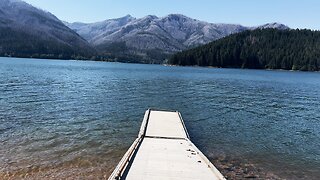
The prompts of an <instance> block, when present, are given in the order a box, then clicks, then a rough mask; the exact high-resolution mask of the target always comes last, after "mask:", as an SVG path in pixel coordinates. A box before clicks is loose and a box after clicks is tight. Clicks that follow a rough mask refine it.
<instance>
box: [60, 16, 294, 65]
mask: <svg viewBox="0 0 320 180" xmlns="http://www.w3.org/2000/svg"><path fill="white" fill-rule="evenodd" d="M65 24H66V25H67V26H68V27H69V28H70V29H73V30H74V31H76V32H77V33H78V34H79V35H80V36H82V37H83V38H85V39H86V40H87V41H88V42H89V43H90V44H91V45H92V46H94V47H95V48H97V50H98V51H99V52H100V53H101V54H112V52H111V51H112V50H114V49H115V48H114V46H115V45H119V44H121V47H122V48H121V49H120V50H119V52H113V53H115V54H117V53H118V55H119V56H136V55H138V56H139V55H140V58H142V59H148V58H150V56H154V55H152V53H153V52H155V51H158V52H159V53H160V54H161V55H160V56H159V58H158V59H157V57H151V59H152V58H156V60H155V61H156V62H157V63H161V62H162V61H163V60H164V59H166V58H168V57H169V56H170V55H171V54H172V53H175V52H179V51H182V50H186V49H189V48H193V47H196V46H199V45H203V44H206V43H209V42H212V41H214V40H217V39H220V38H223V37H225V36H228V35H230V34H234V33H239V32H242V31H245V30H253V29H256V28H282V29H289V27H287V26H285V25H283V24H279V23H268V24H264V25H261V26H257V27H246V26H242V25H239V24H224V23H208V22H205V21H201V20H197V19H193V18H190V17H187V16H185V15H182V14H169V15H167V16H164V17H157V16H155V15H147V16H145V17H142V18H135V17H132V16H131V15H126V16H124V17H121V18H116V19H109V20H104V21H100V22H96V23H80V22H76V23H65ZM150 52H152V53H151V54H150Z"/></svg>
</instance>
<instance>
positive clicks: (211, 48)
mask: <svg viewBox="0 0 320 180" xmlns="http://www.w3.org/2000/svg"><path fill="white" fill-rule="evenodd" d="M169 64H173V65H190V66H191V65H192V66H193V65H197V66H213V67H232V68H254V69H286V70H302V71H319V70H320V31H311V30H290V29H270V28H268V29H261V28H258V29H256V30H253V31H245V32H241V33H238V34H233V35H230V36H227V37H225V38H222V39H220V40H217V41H214V42H211V43H209V44H206V45H204V46H200V47H197V48H194V49H190V50H186V51H183V52H179V53H177V54H175V55H173V56H172V58H171V59H170V60H169Z"/></svg>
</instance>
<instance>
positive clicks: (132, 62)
mask: <svg viewBox="0 0 320 180" xmlns="http://www.w3.org/2000/svg"><path fill="white" fill-rule="evenodd" d="M0 58H16V59H34V60H58V61H91V62H109V63H128V64H151V63H142V62H138V61H134V60H133V61H115V60H94V59H59V58H52V59H51V58H46V59H43V58H36V57H12V56H0ZM153 65H162V66H169V67H170V66H172V67H195V68H212V69H246V70H265V71H284V72H320V71H307V70H306V71H302V70H287V69H270V68H264V69H253V68H235V67H215V66H198V65H192V66H191V65H190V66H182V65H174V64H166V63H164V64H153Z"/></svg>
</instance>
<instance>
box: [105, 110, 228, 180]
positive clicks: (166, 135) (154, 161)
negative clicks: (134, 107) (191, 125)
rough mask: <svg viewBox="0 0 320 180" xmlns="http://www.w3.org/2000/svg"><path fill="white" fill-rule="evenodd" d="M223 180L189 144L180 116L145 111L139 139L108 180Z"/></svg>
mask: <svg viewBox="0 0 320 180" xmlns="http://www.w3.org/2000/svg"><path fill="white" fill-rule="evenodd" d="M119 179H127V180H143V179H148V180H151V179H174V180H187V179H190V180H191V179H192V180H194V179H201V180H204V179H210V180H215V179H225V178H224V177H223V175H222V174H221V173H220V172H219V171H218V170H217V169H216V168H215V167H214V166H213V164H212V163H211V162H210V161H209V160H208V159H207V158H206V157H205V156H204V155H203V154H202V152H201V151H200V150H199V149H198V148H197V147H196V146H195V145H194V144H193V143H192V142H191V140H190V138H189V134H188V132H187V129H186V127H185V125H184V122H183V119H182V117H181V114H180V113H179V112H171V111H157V110H150V109H149V110H147V111H146V113H145V115H144V118H143V122H142V125H141V129H140V132H139V135H138V138H137V139H136V140H135V141H134V143H133V144H132V145H131V147H130V148H129V150H128V151H127V152H126V153H125V155H124V156H123V158H122V159H121V161H120V162H119V164H118V166H117V167H116V168H115V170H114V171H113V173H112V174H111V176H110V177H109V180H119Z"/></svg>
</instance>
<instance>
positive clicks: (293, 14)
mask: <svg viewBox="0 0 320 180" xmlns="http://www.w3.org/2000/svg"><path fill="white" fill-rule="evenodd" d="M25 1H26V2H28V3H30V4H32V5H34V6H36V7H38V8H41V9H43V10H46V11H49V12H51V13H52V14H54V15H55V16H57V17H58V18H59V19H61V20H64V21H67V22H86V23H90V22H98V21H103V20H106V19H112V18H119V17H123V16H125V15H128V14H130V15H131V16H133V17H137V18H141V17H144V16H146V15H156V16H159V17H163V16H166V15H168V14H183V15H186V16H189V17H191V18H194V19H199V20H203V21H207V22H211V23H232V24H241V25H244V26H257V25H262V24H265V23H270V22H279V23H283V24H285V25H287V26H289V27H291V28H301V29H304V28H307V29H313V30H320V10H319V9H320V0H135V1H133V0H25Z"/></svg>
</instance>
